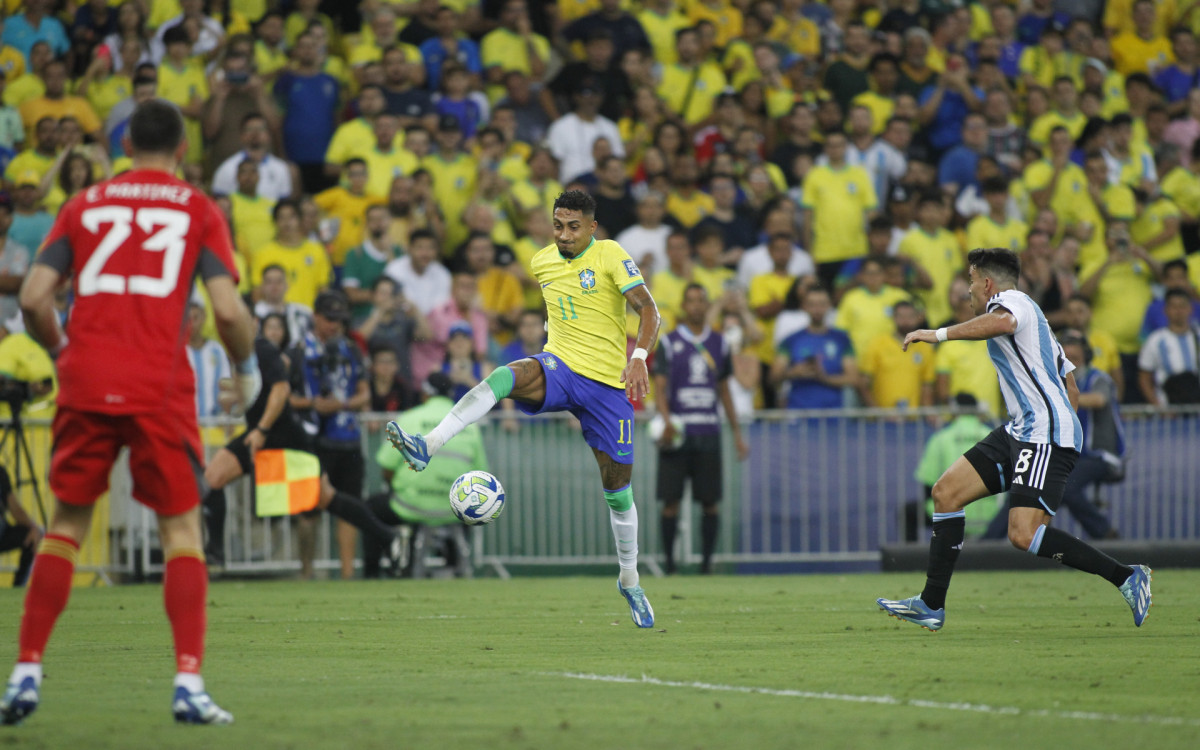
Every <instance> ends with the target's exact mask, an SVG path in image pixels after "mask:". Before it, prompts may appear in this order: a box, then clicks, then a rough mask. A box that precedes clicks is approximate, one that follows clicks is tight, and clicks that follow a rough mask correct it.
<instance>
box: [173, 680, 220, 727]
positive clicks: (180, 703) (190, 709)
mask: <svg viewBox="0 0 1200 750" xmlns="http://www.w3.org/2000/svg"><path fill="white" fill-rule="evenodd" d="M171 713H173V714H175V721H177V722H179V723H180V724H232V723H233V714H231V713H229V712H228V711H226V710H225V709H223V708H221V707H220V706H218V705H217V704H216V703H213V699H212V698H211V697H209V695H208V693H207V692H204V691H201V692H199V693H193V692H191V691H189V690H188V689H187V688H185V687H183V686H182V685H181V686H179V687H176V688H175V698H174V699H173V700H172V701H171Z"/></svg>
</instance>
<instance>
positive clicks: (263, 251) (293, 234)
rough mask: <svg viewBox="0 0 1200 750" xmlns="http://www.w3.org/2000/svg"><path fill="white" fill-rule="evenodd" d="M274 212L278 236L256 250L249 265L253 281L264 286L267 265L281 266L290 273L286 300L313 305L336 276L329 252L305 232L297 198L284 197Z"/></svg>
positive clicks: (273, 216) (286, 272) (285, 272)
mask: <svg viewBox="0 0 1200 750" xmlns="http://www.w3.org/2000/svg"><path fill="white" fill-rule="evenodd" d="M272 214H273V215H272V218H273V219H274V220H275V226H276V228H277V231H276V235H275V239H274V240H273V241H272V242H268V243H267V244H266V245H264V246H263V247H260V248H258V249H257V250H256V251H255V253H254V263H253V264H252V265H251V266H250V269H251V273H250V276H251V280H252V283H253V285H254V287H255V289H256V290H257V289H258V287H260V286H262V283H263V273H264V272H265V271H266V269H267V268H269V267H271V266H278V267H279V268H281V269H282V270H283V272H284V274H286V276H287V294H286V295H285V296H284V300H285V301H287V302H295V303H297V304H301V305H304V306H306V307H308V308H309V309H312V306H313V303H314V302H316V300H317V293H318V292H319V291H321V290H322V289H324V288H325V287H326V286H328V285H329V282H330V279H332V278H333V269H332V268H331V267H330V265H329V255H328V254H327V253H326V252H325V248H323V247H321V246H320V245H319V244H317V243H316V242H313V241H312V240H310V239H308V238H307V237H305V236H304V230H303V229H302V228H301V224H300V204H299V202H298V201H295V200H291V199H285V200H281V201H279V203H277V204H276V205H275V210H274V211H273V212H272Z"/></svg>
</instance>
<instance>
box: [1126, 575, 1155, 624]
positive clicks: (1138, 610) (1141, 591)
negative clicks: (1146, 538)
mask: <svg viewBox="0 0 1200 750" xmlns="http://www.w3.org/2000/svg"><path fill="white" fill-rule="evenodd" d="M1153 572H1154V571H1152V570H1150V568H1147V567H1146V566H1145V565H1134V566H1133V575H1131V576H1129V578H1127V579H1125V583H1122V584H1121V596H1123V597H1125V601H1126V603H1128V604H1129V608H1130V609H1132V610H1133V624H1134V625H1136V626H1138V627H1139V628H1140V627H1141V626H1142V623H1143V622H1145V621H1146V615H1148V614H1150V607H1151V606H1152V605H1153V602H1152V601H1151V599H1150V580H1151V576H1150V574H1151V573H1153Z"/></svg>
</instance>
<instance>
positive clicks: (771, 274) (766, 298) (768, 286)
mask: <svg viewBox="0 0 1200 750" xmlns="http://www.w3.org/2000/svg"><path fill="white" fill-rule="evenodd" d="M793 246H794V245H793V240H792V236H791V235H790V234H775V235H772V236H771V237H770V238H769V239H768V240H767V252H768V253H770V256H771V264H772V266H773V268H772V270H771V271H768V272H767V273H760V274H758V275H756V276H755V277H754V278H752V279H751V280H750V290H749V292H748V294H747V302H748V303H749V305H750V309H751V310H752V311H753V312H754V315H755V317H757V318H758V324H759V326H760V327H761V328H762V332H763V339H762V342H761V343H760V344H759V347H758V358H759V361H760V362H762V365H763V370H764V371H765V370H766V369H767V368H768V367H769V366H770V364H771V363H772V362H773V361H774V360H775V354H776V351H775V319H776V318H778V317H779V313H781V312H783V308H784V303H785V301H786V299H787V296H788V292H790V291H791V289H792V285H793V284H794V283H795V282H796V277H795V276H792V275H791V274H789V273H788V263H789V262H790V261H791V259H792V248H793ZM772 397H773V396H772Z"/></svg>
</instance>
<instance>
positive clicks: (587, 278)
mask: <svg viewBox="0 0 1200 750" xmlns="http://www.w3.org/2000/svg"><path fill="white" fill-rule="evenodd" d="M579 286H581V287H583V288H584V289H591V288H593V287H595V286H596V272H595V271H593V270H592V269H590V268H587V269H584V270H582V271H580V272H579Z"/></svg>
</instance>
